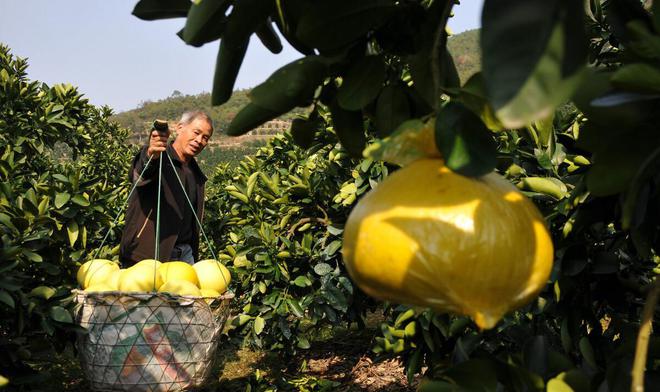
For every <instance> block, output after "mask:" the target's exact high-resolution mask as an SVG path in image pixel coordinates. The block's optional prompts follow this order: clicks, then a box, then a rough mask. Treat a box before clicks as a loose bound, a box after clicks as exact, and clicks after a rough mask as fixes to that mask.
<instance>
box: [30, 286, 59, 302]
mask: <svg viewBox="0 0 660 392" xmlns="http://www.w3.org/2000/svg"><path fill="white" fill-rule="evenodd" d="M29 295H30V296H31V297H38V298H43V299H45V300H48V299H50V297H52V296H53V295H55V289H54V288H52V287H48V286H38V287H35V288H33V289H32V291H30V294H29Z"/></svg>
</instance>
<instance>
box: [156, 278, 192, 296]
mask: <svg viewBox="0 0 660 392" xmlns="http://www.w3.org/2000/svg"><path fill="white" fill-rule="evenodd" d="M158 292H159V293H171V294H178V295H188V296H193V297H200V296H201V295H202V293H201V291H200V290H199V287H197V286H196V285H195V284H194V283H191V282H190V281H187V280H176V279H174V280H169V281H167V282H165V283H164V284H163V285H162V286H160V288H159V289H158Z"/></svg>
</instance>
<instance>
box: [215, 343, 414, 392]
mask: <svg viewBox="0 0 660 392" xmlns="http://www.w3.org/2000/svg"><path fill="white" fill-rule="evenodd" d="M370 332H371V333H370ZM372 335H373V331H363V332H360V333H357V332H350V333H349V334H347V335H344V336H341V337H334V338H332V339H329V340H327V341H324V342H320V343H318V342H317V343H316V344H314V345H313V346H312V347H311V348H310V349H309V350H306V351H304V352H302V353H301V354H299V355H297V356H296V357H294V358H292V359H290V360H287V361H283V360H282V359H281V358H278V357H276V356H273V355H270V354H264V353H261V354H260V353H255V352H253V351H250V350H239V351H238V352H234V353H233V354H229V353H223V352H221V355H220V359H221V362H222V365H221V369H220V374H221V377H220V380H219V382H218V383H217V384H215V383H214V384H215V385H210V386H209V387H210V388H209V389H208V391H214V390H216V391H225V390H227V391H234V390H236V391H243V390H245V387H246V385H247V384H249V383H250V380H252V385H254V384H255V383H254V374H255V373H256V371H257V370H259V372H261V373H262V374H265V376H264V379H265V381H262V382H261V383H259V385H263V386H265V385H268V384H274V385H276V386H277V387H278V390H327V391H341V392H357V391H370V392H376V391H379V392H381V391H382V392H394V391H413V390H414V389H415V388H414V386H411V385H409V384H408V382H407V380H406V377H405V372H404V368H403V365H402V363H401V361H400V360H399V359H396V358H379V357H378V356H377V355H375V354H373V353H372V352H371V338H372ZM318 380H325V381H330V382H332V383H326V384H325V386H326V388H327V389H325V388H320V386H317V389H311V388H310V387H311V386H313V385H317V384H315V382H318ZM297 385H303V386H306V387H307V388H308V389H303V388H301V387H297ZM253 390H254V389H253Z"/></svg>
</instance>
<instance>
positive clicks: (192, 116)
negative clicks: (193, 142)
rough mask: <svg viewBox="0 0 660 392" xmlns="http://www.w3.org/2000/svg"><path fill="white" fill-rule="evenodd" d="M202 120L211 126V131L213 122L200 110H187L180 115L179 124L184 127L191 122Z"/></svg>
mask: <svg viewBox="0 0 660 392" xmlns="http://www.w3.org/2000/svg"><path fill="white" fill-rule="evenodd" d="M198 118H199V119H202V120H204V121H206V122H207V123H208V124H209V125H210V126H211V131H213V120H212V119H211V117H210V116H209V115H208V114H206V113H205V112H203V111H201V110H189V111H187V112H185V113H183V114H182V115H181V120H179V122H180V123H181V124H184V125H188V124H190V123H191V122H193V121H195V120H197V119H198Z"/></svg>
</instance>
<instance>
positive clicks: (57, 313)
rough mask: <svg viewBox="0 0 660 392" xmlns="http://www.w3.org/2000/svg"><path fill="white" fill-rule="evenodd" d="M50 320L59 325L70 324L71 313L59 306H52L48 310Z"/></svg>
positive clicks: (71, 320) (71, 321)
mask: <svg viewBox="0 0 660 392" xmlns="http://www.w3.org/2000/svg"><path fill="white" fill-rule="evenodd" d="M50 318H52V319H53V320H55V321H58V322H60V323H67V324H72V323H73V318H72V317H71V313H69V311H68V310H66V309H64V308H63V307H61V306H53V307H52V308H50Z"/></svg>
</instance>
